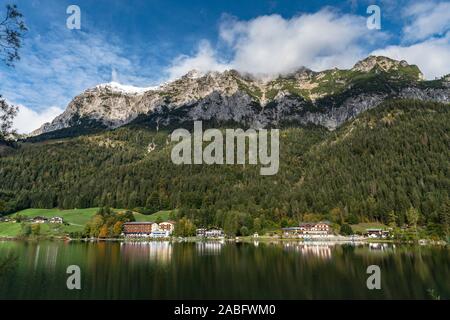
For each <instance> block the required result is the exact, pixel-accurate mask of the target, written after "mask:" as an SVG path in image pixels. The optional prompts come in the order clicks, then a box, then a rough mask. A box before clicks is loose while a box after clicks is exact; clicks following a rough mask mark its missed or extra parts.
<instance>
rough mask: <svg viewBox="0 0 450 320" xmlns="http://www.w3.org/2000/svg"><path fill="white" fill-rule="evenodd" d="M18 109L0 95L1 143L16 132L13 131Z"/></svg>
mask: <svg viewBox="0 0 450 320" xmlns="http://www.w3.org/2000/svg"><path fill="white" fill-rule="evenodd" d="M17 110H18V108H17V107H16V106H14V105H10V104H8V103H7V102H6V100H5V99H4V98H2V96H1V95H0V141H1V140H6V139H7V138H8V137H9V136H10V135H11V134H14V133H15V131H14V130H12V124H13V122H12V120H13V119H14V117H15V116H16V115H17Z"/></svg>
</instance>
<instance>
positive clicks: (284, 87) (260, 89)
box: [32, 56, 450, 135]
mask: <svg viewBox="0 0 450 320" xmlns="http://www.w3.org/2000/svg"><path fill="white" fill-rule="evenodd" d="M361 72H364V73H367V75H366V76H364V77H361V75H360V73H361ZM420 80H422V78H421V72H420V70H419V69H418V68H417V66H415V65H409V64H408V63H407V62H406V61H397V60H393V59H390V58H387V57H382V56H369V57H367V58H366V59H364V60H361V61H359V62H358V63H356V64H355V66H354V67H353V68H352V69H350V70H340V69H337V68H334V69H330V70H325V71H320V72H316V71H312V70H310V69H308V68H305V67H301V68H299V69H297V70H296V71H294V72H292V73H290V74H286V75H280V76H278V77H277V78H273V77H272V78H268V79H261V77H256V76H254V75H250V74H242V73H240V72H238V71H236V70H226V71H223V72H217V71H214V72H207V73H202V72H199V71H198V70H191V71H189V72H188V73H187V74H186V75H184V76H182V77H181V78H179V79H177V80H174V81H172V82H168V83H165V84H162V85H160V86H158V87H146V88H138V87H133V86H127V85H122V84H119V83H117V82H110V83H106V84H101V85H98V86H96V87H94V88H92V89H88V90H86V91H85V92H83V93H82V94H80V95H78V96H76V97H75V98H74V99H73V100H72V101H71V102H70V103H69V105H68V106H67V108H66V110H65V111H64V113H63V114H61V115H60V116H58V117H57V118H55V119H54V120H53V121H52V122H51V123H46V124H44V125H43V126H42V127H41V128H40V129H38V130H36V131H35V132H34V133H32V135H38V134H42V133H47V132H50V131H55V130H59V129H63V128H68V127H73V126H78V125H82V123H83V121H84V120H86V119H87V120H88V122H90V121H92V120H93V121H94V122H95V123H100V124H102V125H103V126H106V127H109V128H115V127H118V126H121V125H124V124H127V123H129V122H131V121H133V120H134V119H136V118H137V117H138V116H143V117H148V118H150V119H153V120H150V122H151V121H156V122H157V123H158V126H159V125H160V124H162V125H169V124H171V125H172V124H174V123H177V122H186V121H192V120H198V119H205V120H215V121H219V122H221V121H223V122H229V121H234V122H238V123H241V122H243V123H244V124H245V125H249V126H256V127H263V126H266V125H271V124H273V123H278V122H280V121H281V122H282V121H292V122H298V123H309V122H312V123H315V124H321V125H324V126H326V127H328V128H335V127H336V126H337V125H339V124H340V123H342V122H344V121H345V120H347V119H349V118H351V117H354V116H356V115H357V114H358V113H359V112H361V111H364V110H367V109H368V108H371V107H374V106H376V105H377V104H379V103H381V102H382V101H383V100H384V99H386V98H399V97H400V98H418V99H421V100H430V99H431V100H436V101H444V102H446V101H448V100H450V93H449V90H450V89H449V86H448V85H446V83H447V82H446V80H445V79H442V80H438V82H437V83H434V84H433V86H431V84H430V86H429V87H427V85H426V84H422V85H418V83H419V81H420ZM330 110H331V111H330ZM327 112H334V113H333V114H327ZM163 113H164V114H163ZM174 115H176V116H174ZM141 118H142V117H141Z"/></svg>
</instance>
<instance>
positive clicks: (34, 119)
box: [13, 105, 64, 133]
mask: <svg viewBox="0 0 450 320" xmlns="http://www.w3.org/2000/svg"><path fill="white" fill-rule="evenodd" d="M18 107H19V112H18V113H17V116H16V117H15V118H14V122H13V127H14V128H15V129H17V132H19V133H30V132H31V131H33V130H36V129H38V128H39V127H40V126H41V125H42V124H44V123H46V122H51V121H52V120H53V119H54V118H55V117H56V116H58V115H59V114H61V113H62V112H63V111H64V110H63V109H61V108H59V107H55V106H53V107H49V108H47V109H44V110H42V111H35V110H32V109H30V108H27V107H25V106H23V105H18Z"/></svg>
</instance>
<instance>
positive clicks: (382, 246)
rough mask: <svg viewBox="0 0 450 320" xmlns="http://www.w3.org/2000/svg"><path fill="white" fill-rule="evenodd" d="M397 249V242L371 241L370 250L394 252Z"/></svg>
mask: <svg viewBox="0 0 450 320" xmlns="http://www.w3.org/2000/svg"><path fill="white" fill-rule="evenodd" d="M394 249H395V244H389V243H369V250H370V251H377V252H389V251H391V252H393V251H394Z"/></svg>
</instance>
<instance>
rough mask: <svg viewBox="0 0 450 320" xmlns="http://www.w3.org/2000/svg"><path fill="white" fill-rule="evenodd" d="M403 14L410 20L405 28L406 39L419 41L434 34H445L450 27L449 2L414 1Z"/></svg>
mask: <svg viewBox="0 0 450 320" xmlns="http://www.w3.org/2000/svg"><path fill="white" fill-rule="evenodd" d="M403 16H404V18H405V19H406V20H407V21H409V23H408V22H407V25H406V26H405V27H404V28H403V36H404V40H405V41H418V40H424V39H426V38H428V37H430V36H433V35H443V34H445V33H446V31H448V30H449V29H450V3H449V2H435V1H427V2H418V3H414V4H412V5H411V6H409V7H407V8H406V9H405V11H404V14H403Z"/></svg>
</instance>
